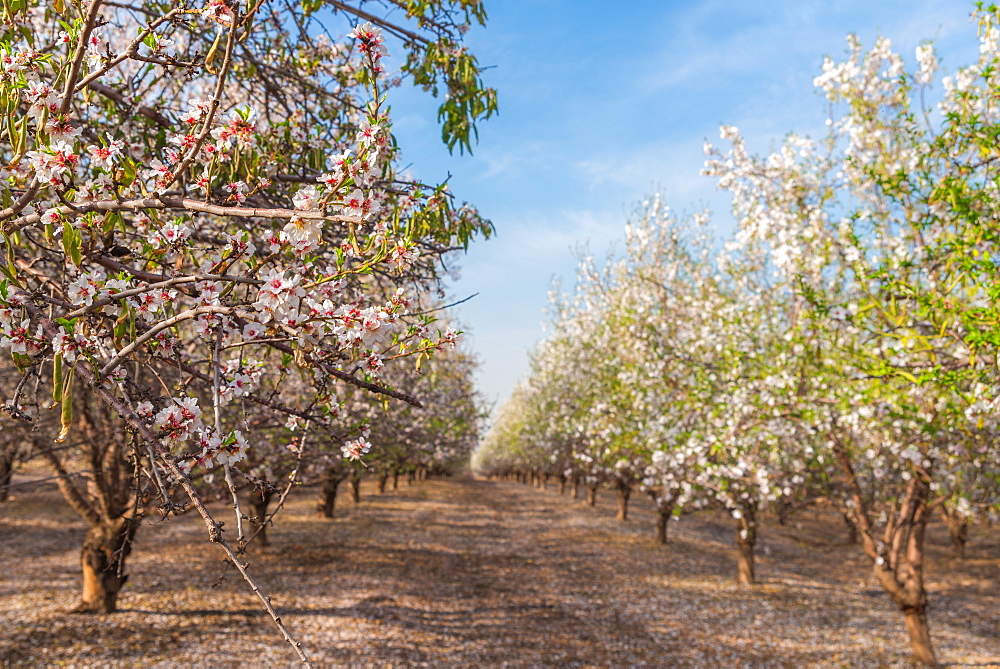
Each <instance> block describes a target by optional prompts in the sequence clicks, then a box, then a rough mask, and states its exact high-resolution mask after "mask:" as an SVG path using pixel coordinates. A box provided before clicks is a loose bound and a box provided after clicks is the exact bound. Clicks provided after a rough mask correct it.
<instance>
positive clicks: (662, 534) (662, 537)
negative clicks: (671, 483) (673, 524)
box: [649, 493, 674, 545]
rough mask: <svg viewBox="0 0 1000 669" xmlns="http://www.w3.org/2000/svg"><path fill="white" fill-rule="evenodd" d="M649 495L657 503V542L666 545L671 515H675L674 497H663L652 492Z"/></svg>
mask: <svg viewBox="0 0 1000 669" xmlns="http://www.w3.org/2000/svg"><path fill="white" fill-rule="evenodd" d="M649 496H650V497H652V498H653V502H654V503H655V504H656V543H658V544H660V545H666V543H667V529H668V528H669V526H670V517H671V516H673V515H674V498H672V497H670V498H666V499H662V498H659V497H657V496H656V495H655V494H654V493H650V495H649Z"/></svg>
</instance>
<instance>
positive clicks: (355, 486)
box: [350, 472, 361, 504]
mask: <svg viewBox="0 0 1000 669" xmlns="http://www.w3.org/2000/svg"><path fill="white" fill-rule="evenodd" d="M350 483H351V501H352V502H354V503H355V504H359V503H360V502H361V474H360V473H358V472H355V473H354V474H352V475H351V480H350Z"/></svg>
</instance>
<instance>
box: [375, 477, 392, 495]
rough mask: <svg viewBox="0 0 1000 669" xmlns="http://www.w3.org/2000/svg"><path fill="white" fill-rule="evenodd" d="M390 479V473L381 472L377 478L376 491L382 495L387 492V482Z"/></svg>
mask: <svg viewBox="0 0 1000 669" xmlns="http://www.w3.org/2000/svg"><path fill="white" fill-rule="evenodd" d="M388 480H389V475H388V474H379V475H378V478H377V479H375V492H377V493H378V494H380V495H382V494H384V493H385V482H386V481H388Z"/></svg>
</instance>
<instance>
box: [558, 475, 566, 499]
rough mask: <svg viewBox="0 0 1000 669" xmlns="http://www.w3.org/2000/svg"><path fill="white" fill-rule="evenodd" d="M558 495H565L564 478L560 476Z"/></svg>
mask: <svg viewBox="0 0 1000 669" xmlns="http://www.w3.org/2000/svg"><path fill="white" fill-rule="evenodd" d="M559 494H560V495H565V494H566V477H565V476H560V477H559Z"/></svg>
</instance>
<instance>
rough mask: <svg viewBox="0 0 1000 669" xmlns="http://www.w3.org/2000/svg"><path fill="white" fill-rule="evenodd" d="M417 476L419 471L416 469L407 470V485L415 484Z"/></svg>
mask: <svg viewBox="0 0 1000 669" xmlns="http://www.w3.org/2000/svg"><path fill="white" fill-rule="evenodd" d="M416 478H417V473H416V472H415V471H412V470H411V471H408V472H406V485H408V486H411V485H413V481H414V480H415V479H416Z"/></svg>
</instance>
